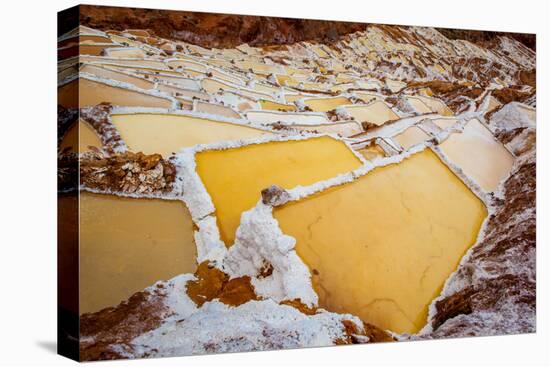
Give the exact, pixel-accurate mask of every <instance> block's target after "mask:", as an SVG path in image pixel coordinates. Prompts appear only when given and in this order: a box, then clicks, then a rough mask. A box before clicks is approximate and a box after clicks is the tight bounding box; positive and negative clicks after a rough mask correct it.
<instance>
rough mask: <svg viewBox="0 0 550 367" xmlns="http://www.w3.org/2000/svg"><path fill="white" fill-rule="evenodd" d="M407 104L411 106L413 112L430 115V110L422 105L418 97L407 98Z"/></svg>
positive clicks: (424, 104) (422, 102)
mask: <svg viewBox="0 0 550 367" xmlns="http://www.w3.org/2000/svg"><path fill="white" fill-rule="evenodd" d="M407 102H409V103H410V104H411V106H412V107H413V108H414V110H415V111H416V112H418V113H432V110H431V108H430V107H429V106H428V105H426V103H424V101H422V100H421V99H420V98H419V97H418V96H416V97H411V96H408V97H407Z"/></svg>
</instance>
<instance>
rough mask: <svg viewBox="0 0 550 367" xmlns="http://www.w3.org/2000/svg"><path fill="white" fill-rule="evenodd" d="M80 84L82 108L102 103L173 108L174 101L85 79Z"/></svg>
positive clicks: (81, 79) (80, 80)
mask: <svg viewBox="0 0 550 367" xmlns="http://www.w3.org/2000/svg"><path fill="white" fill-rule="evenodd" d="M78 82H79V95H78V96H79V100H80V107H86V106H95V105H97V104H100V103H101V102H110V103H112V104H113V105H118V106H136V107H138V106H139V107H160V108H171V107H172V101H170V100H169V99H165V98H161V97H156V96H151V95H147V94H143V93H139V92H134V91H132V90H129V89H123V88H117V87H113V86H110V85H108V84H103V83H99V82H95V81H92V80H88V79H84V78H80V79H79V81H78Z"/></svg>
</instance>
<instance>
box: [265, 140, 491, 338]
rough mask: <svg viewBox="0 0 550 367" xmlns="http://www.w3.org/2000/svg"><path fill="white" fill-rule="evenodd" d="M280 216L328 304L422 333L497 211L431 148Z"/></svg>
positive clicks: (394, 328) (281, 210) (324, 303)
mask: <svg viewBox="0 0 550 367" xmlns="http://www.w3.org/2000/svg"><path fill="white" fill-rule="evenodd" d="M358 203H361V204H360V205H357V204H358ZM273 215H274V217H275V219H276V220H277V221H278V222H279V225H280V227H281V230H282V231H283V233H285V234H287V235H290V236H292V237H294V238H295V239H296V241H297V243H296V251H297V253H298V255H299V256H300V257H301V258H302V260H303V261H304V262H305V263H306V264H307V265H308V267H309V268H310V271H311V274H312V282H313V287H314V289H315V291H316V292H317V294H318V296H319V302H320V306H321V307H324V308H326V309H328V310H330V311H333V312H339V313H351V314H354V315H357V316H359V317H361V318H362V319H363V320H364V321H366V322H369V323H372V324H374V325H377V326H379V327H381V328H383V329H389V330H391V331H394V332H398V333H403V332H407V333H414V332H417V331H419V330H420V329H421V328H422V327H423V326H424V325H425V323H426V320H427V315H428V305H429V304H430V303H431V302H432V300H433V299H434V298H435V297H437V295H438V294H439V293H440V291H441V289H442V287H443V284H444V282H445V280H446V279H447V278H448V277H449V275H450V274H451V273H452V272H453V271H454V270H455V269H456V267H457V265H458V263H459V261H460V259H461V257H462V256H463V255H464V253H465V252H466V251H467V250H468V248H469V247H470V246H472V245H473V244H474V243H475V241H476V238H477V234H478V232H479V229H480V226H481V224H482V222H483V220H484V218H485V217H486V216H487V209H486V208H485V205H484V204H483V202H482V201H481V200H480V199H479V198H478V197H477V196H475V195H474V194H473V193H472V192H471V191H470V189H469V188H468V187H467V186H466V185H464V183H463V182H462V181H461V180H460V179H459V178H458V177H457V176H455V175H454V174H453V173H452V172H451V171H450V170H449V168H448V167H447V166H446V165H445V164H444V163H443V162H442V161H440V160H439V158H438V157H437V156H436V155H435V153H433V152H432V151H431V150H430V149H425V150H424V151H422V152H420V153H415V154H414V155H412V156H411V157H409V158H407V159H405V160H404V161H402V162H401V163H398V164H391V165H388V166H384V167H378V168H375V169H374V170H373V171H371V172H369V173H368V174H366V175H365V176H363V177H361V178H359V179H357V180H355V181H353V182H351V183H348V184H344V185H342V186H336V187H332V188H330V189H327V190H325V191H322V192H320V193H317V194H314V195H312V196H310V197H307V198H305V199H301V200H299V201H295V202H289V203H287V204H285V205H283V206H281V207H277V208H275V209H274V213H273Z"/></svg>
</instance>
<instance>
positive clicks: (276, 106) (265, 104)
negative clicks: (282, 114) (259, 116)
mask: <svg viewBox="0 0 550 367" xmlns="http://www.w3.org/2000/svg"><path fill="white" fill-rule="evenodd" d="M260 106H261V107H262V110H274V111H296V106H294V105H291V104H284V103H277V102H273V101H268V100H265V99H261V100H260Z"/></svg>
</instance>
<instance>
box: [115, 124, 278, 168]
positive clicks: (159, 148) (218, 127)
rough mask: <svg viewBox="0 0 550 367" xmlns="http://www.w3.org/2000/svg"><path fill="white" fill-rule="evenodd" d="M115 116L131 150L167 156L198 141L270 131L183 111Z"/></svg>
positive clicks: (211, 140)
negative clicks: (181, 112) (171, 113)
mask: <svg viewBox="0 0 550 367" xmlns="http://www.w3.org/2000/svg"><path fill="white" fill-rule="evenodd" d="M111 119H112V121H113V123H114V124H115V126H116V128H117V129H118V131H119V132H120V135H121V137H122V139H123V140H124V141H125V142H126V144H127V145H128V147H129V148H130V150H132V151H136V152H144V153H146V154H152V153H159V154H162V155H163V156H165V157H167V156H169V155H170V154H171V153H173V152H174V153H175V152H177V151H179V150H180V149H181V148H184V147H190V146H193V145H195V144H208V143H214V142H218V141H222V140H236V139H247V138H253V137H256V136H259V135H262V134H268V133H267V132H266V131H263V130H258V129H254V128H251V127H248V126H241V125H236V124H231V123H226V122H219V121H214V120H208V119H203V118H198V117H190V116H181V115H169V114H153V113H151V114H147V113H140V114H124V115H122V114H120V115H119V114H114V115H112V116H111Z"/></svg>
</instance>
